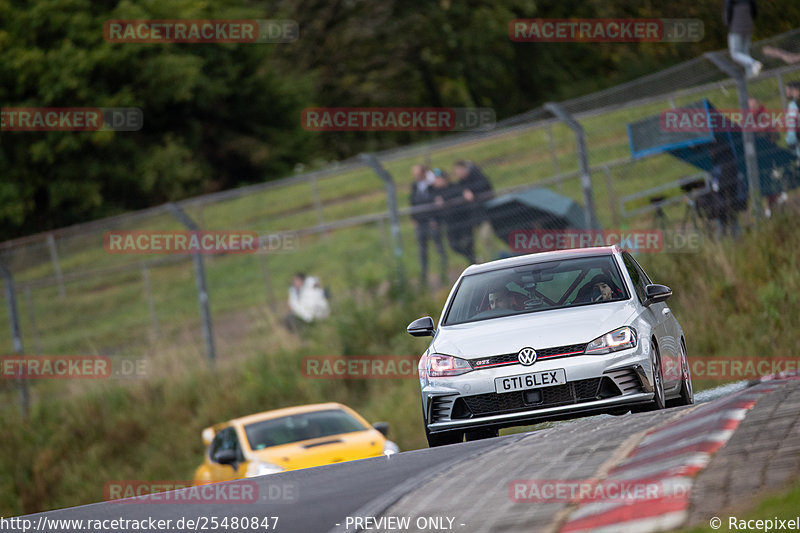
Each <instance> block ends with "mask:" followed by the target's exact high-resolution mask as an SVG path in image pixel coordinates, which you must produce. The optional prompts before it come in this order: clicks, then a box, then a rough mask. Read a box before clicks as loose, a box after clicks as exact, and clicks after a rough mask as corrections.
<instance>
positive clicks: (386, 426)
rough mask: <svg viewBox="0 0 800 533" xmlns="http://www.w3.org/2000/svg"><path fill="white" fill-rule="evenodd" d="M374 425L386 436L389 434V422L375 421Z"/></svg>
mask: <svg viewBox="0 0 800 533" xmlns="http://www.w3.org/2000/svg"><path fill="white" fill-rule="evenodd" d="M372 427H373V428H375V429H377V430H378V431H380V432H381V433H382V434H383V436H384V437H388V436H389V422H375V423H374V424H372Z"/></svg>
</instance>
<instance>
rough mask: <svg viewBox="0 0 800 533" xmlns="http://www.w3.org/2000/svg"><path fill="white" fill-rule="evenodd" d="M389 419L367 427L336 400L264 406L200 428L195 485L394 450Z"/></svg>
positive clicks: (358, 417)
mask: <svg viewBox="0 0 800 533" xmlns="http://www.w3.org/2000/svg"><path fill="white" fill-rule="evenodd" d="M388 432H389V424H387V423H386V422H378V423H376V424H375V425H374V426H370V425H369V423H367V421H366V420H364V419H363V418H362V417H361V416H360V415H359V414H358V413H356V412H355V411H353V410H352V409H350V408H349V407H346V406H344V405H342V404H339V403H320V404H314V405H303V406H299V407H288V408H285V409H276V410H274V411H265V412H263V413H258V414H255V415H250V416H245V417H242V418H236V419H234V420H230V421H228V422H224V423H222V424H217V425H215V426H212V427H209V428H206V429H204V430H203V433H202V437H203V443H204V444H205V445H206V446H207V449H206V455H205V460H204V461H203V464H202V465H200V467H198V468H197V470H196V471H195V474H194V482H195V483H196V484H202V483H212V482H217V481H229V480H233V479H242V478H248V477H256V476H263V475H266V474H275V473H277V472H283V471H285V470H297V469H299V468H309V467H312V466H320V465H327V464H331V463H339V462H342V461H352V460H354V459H365V458H367V457H375V456H379V455H391V454H393V453H397V451H398V448H397V445H396V444H395V443H394V442H392V441H390V440H388V439H387V438H386V434H387V433H388Z"/></svg>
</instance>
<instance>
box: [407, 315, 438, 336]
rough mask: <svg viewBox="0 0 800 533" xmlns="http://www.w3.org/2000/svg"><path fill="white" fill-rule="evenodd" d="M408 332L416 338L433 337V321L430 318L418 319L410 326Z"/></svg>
mask: <svg viewBox="0 0 800 533" xmlns="http://www.w3.org/2000/svg"><path fill="white" fill-rule="evenodd" d="M406 331H408V333H409V335H412V336H414V337H433V332H434V331H435V328H434V326H433V319H432V318H431V317H429V316H424V317H422V318H418V319H416V320H415V321H414V322H412V323H411V324H409V325H408V327H407V328H406Z"/></svg>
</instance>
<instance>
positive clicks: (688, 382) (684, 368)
mask: <svg viewBox="0 0 800 533" xmlns="http://www.w3.org/2000/svg"><path fill="white" fill-rule="evenodd" d="M693 404H694V387H692V374H691V372H690V371H689V358H688V357H687V356H686V344H684V342H683V339H681V395H680V396H679V397H678V398H676V399H675V400H672V401H671V403H670V406H671V407H672V406H674V407H679V406H682V405H693Z"/></svg>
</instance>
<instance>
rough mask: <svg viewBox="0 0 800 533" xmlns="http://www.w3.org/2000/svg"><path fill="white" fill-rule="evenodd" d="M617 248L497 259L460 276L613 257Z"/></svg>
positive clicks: (470, 269) (557, 251)
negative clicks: (595, 257)
mask: <svg viewBox="0 0 800 533" xmlns="http://www.w3.org/2000/svg"><path fill="white" fill-rule="evenodd" d="M620 252H621V250H620V248H619V246H617V245H614V246H593V247H590V248H570V249H569V250H554V251H552V252H539V253H535V254H527V255H520V256H516V257H509V258H507V259H498V260H497V261H490V262H488V263H481V264H479V265H471V266H469V267H467V269H466V270H464V273H463V274H462V276H466V275H468V274H479V273H481V272H488V271H490V270H498V269H501V268H513V267H516V266H522V265H532V264H536V263H544V262H547V261H558V260H560V259H576V258H579V257H591V256H600V255H613V254H614V253H620Z"/></svg>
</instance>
